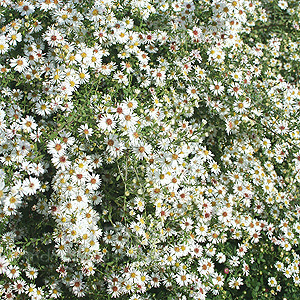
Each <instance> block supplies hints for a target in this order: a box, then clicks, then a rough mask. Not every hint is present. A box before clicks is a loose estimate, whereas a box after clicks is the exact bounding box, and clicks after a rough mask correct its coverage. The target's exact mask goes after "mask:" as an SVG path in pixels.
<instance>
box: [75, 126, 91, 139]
mask: <svg viewBox="0 0 300 300" xmlns="http://www.w3.org/2000/svg"><path fill="white" fill-rule="evenodd" d="M78 132H79V134H81V135H84V136H85V138H86V139H89V137H90V136H92V135H93V132H94V131H93V129H92V128H89V127H88V125H87V124H84V125H81V126H80V128H79V130H78Z"/></svg>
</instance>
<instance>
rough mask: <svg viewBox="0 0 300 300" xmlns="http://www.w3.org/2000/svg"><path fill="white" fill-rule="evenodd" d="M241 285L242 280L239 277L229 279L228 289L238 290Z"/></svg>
mask: <svg viewBox="0 0 300 300" xmlns="http://www.w3.org/2000/svg"><path fill="white" fill-rule="evenodd" d="M241 285H243V279H242V278H241V277H238V278H235V277H233V278H231V279H230V281H229V287H231V288H233V289H237V290H239V289H240V286H241Z"/></svg>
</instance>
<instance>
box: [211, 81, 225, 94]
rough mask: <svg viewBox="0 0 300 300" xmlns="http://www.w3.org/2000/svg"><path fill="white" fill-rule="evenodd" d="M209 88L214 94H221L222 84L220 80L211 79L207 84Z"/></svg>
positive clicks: (222, 90)
mask: <svg viewBox="0 0 300 300" xmlns="http://www.w3.org/2000/svg"><path fill="white" fill-rule="evenodd" d="M209 89H210V90H211V91H212V92H213V93H214V95H221V94H222V93H223V92H224V89H225V88H224V86H223V85H222V83H221V82H220V81H215V80H214V81H213V83H212V84H211V85H210V86H209Z"/></svg>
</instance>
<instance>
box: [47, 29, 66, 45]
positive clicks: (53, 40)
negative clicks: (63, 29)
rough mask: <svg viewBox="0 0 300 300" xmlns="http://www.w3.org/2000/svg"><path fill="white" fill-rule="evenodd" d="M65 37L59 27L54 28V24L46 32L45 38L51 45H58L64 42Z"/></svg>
mask: <svg viewBox="0 0 300 300" xmlns="http://www.w3.org/2000/svg"><path fill="white" fill-rule="evenodd" d="M63 39H64V38H63V35H62V34H61V33H60V32H59V31H58V30H57V29H54V26H52V27H51V28H49V29H48V30H47V31H46V33H45V34H44V40H45V41H47V42H48V44H49V45H50V46H51V47H56V46H58V44H60V43H62V41H63Z"/></svg>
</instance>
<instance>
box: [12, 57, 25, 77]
mask: <svg viewBox="0 0 300 300" xmlns="http://www.w3.org/2000/svg"><path fill="white" fill-rule="evenodd" d="M10 66H11V67H12V68H14V69H15V70H16V71H18V72H19V73H22V72H23V71H24V70H26V68H27V67H28V60H27V58H25V57H21V56H18V57H17V58H13V59H11V60H10Z"/></svg>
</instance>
